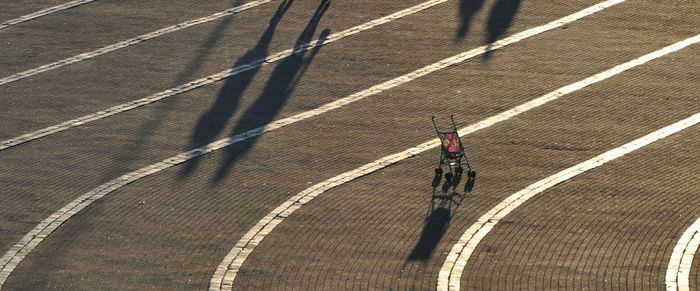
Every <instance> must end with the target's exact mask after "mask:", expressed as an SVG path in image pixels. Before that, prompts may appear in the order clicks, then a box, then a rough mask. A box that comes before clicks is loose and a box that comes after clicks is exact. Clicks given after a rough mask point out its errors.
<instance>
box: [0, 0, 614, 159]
mask: <svg viewBox="0 0 700 291" xmlns="http://www.w3.org/2000/svg"><path fill="white" fill-rule="evenodd" d="M266 1H269V0H266ZM447 1H449V0H431V1H427V2H424V3H422V4H418V5H416V6H413V7H409V8H407V9H404V10H401V11H399V12H396V13H393V14H390V15H387V16H384V17H381V18H378V19H375V20H372V21H370V22H367V23H365V24H361V25H358V26H355V27H353V28H350V29H347V30H344V31H341V32H338V33H334V34H331V35H329V36H328V37H327V38H326V39H324V40H318V39H317V40H314V41H311V42H309V43H307V44H304V45H301V46H299V47H297V48H294V49H288V50H285V51H282V52H278V53H275V54H273V55H270V56H268V57H266V58H264V59H259V60H256V61H253V62H250V63H248V64H244V65H241V66H238V67H235V68H233V69H230V70H226V71H223V72H220V73H217V74H214V75H211V76H207V77H204V78H201V79H197V80H194V81H191V82H189V83H187V84H183V85H180V86H177V87H175V88H171V89H168V90H165V91H162V92H159V93H156V94H153V95H150V96H148V97H145V98H142V99H138V100H135V101H131V102H127V103H123V104H120V105H117V106H113V107H110V108H108V109H105V110H102V111H99V112H95V113H92V114H89V115H85V116H83V117H79V118H76V119H73V120H69V121H66V122H63V123H60V124H56V125H53V126H50V127H47V128H44V129H40V130H37V131H33V132H30V133H27V134H24V135H21V136H18V137H15V138H12V139H9V140H5V141H2V142H0V151H1V150H4V149H8V148H11V147H14V146H17V145H20V144H23V143H25V142H29V141H32V140H35V139H38V138H41V137H45V136H48V135H51V134H54V133H57V132H61V131H64V130H67V129H70V128H73V127H76V126H80V125H83V124H85V123H88V122H92V121H95V120H99V119H103V118H107V117H109V116H112V115H115V114H118V113H122V112H125V111H128V110H132V109H134V108H138V107H141V106H144V105H147V104H151V103H153V102H156V101H159V100H162V99H165V98H169V97H172V96H175V95H177V94H180V93H183V92H187V91H190V90H193V89H196V88H199V87H202V86H205V85H208V84H211V83H214V82H217V81H220V80H223V79H226V78H228V77H230V76H233V75H237V74H240V73H243V72H247V71H250V70H252V69H255V68H258V67H260V66H263V65H265V64H270V63H274V62H277V61H279V60H282V59H284V58H286V57H289V56H291V55H292V54H295V53H299V52H303V51H307V50H310V49H313V48H315V47H319V46H322V45H326V44H328V43H331V42H334V41H338V40H340V39H343V38H346V37H348V36H351V35H354V34H357V33H360V32H363V31H366V30H369V29H371V28H374V27H377V26H379V25H382V24H385V23H388V22H391V21H394V20H396V19H399V18H402V17H405V16H408V15H411V14H414V13H417V12H420V11H423V10H425V9H428V8H430V7H433V6H435V5H438V4H441V3H444V2H447ZM618 1H619V0H618ZM481 50H483V49H481ZM0 85H1V84H0Z"/></svg>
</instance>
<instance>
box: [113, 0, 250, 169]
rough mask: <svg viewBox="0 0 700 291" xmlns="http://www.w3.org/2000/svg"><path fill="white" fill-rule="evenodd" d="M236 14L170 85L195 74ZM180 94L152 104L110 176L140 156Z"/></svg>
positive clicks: (218, 28) (238, 1) (217, 29)
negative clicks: (145, 119)
mask: <svg viewBox="0 0 700 291" xmlns="http://www.w3.org/2000/svg"><path fill="white" fill-rule="evenodd" d="M243 2H244V0H236V1H234V2H233V3H232V7H238V6H241V5H242V4H243ZM236 16H237V14H232V15H228V16H226V17H224V18H222V20H221V21H220V22H219V23H218V24H217V25H216V26H215V27H214V29H213V30H212V31H211V33H209V34H208V36H207V38H206V40H205V41H204V42H203V43H202V44H201V45H199V47H198V50H197V53H196V54H195V56H194V58H192V59H191V60H190V61H189V62H188V63H187V64H186V65H185V66H184V69H182V70H181V72H180V74H179V75H178V76H177V77H176V78H175V79H174V81H173V82H172V84H173V85H172V86H180V85H182V84H183V83H185V82H188V81H190V80H191V79H192V78H193V77H194V76H196V74H197V73H198V72H199V71H200V69H201V68H202V65H203V64H204V61H205V59H206V58H207V57H209V56H210V55H211V54H212V52H213V49H214V48H215V47H216V46H217V45H218V43H219V42H220V41H221V38H222V36H223V34H224V32H225V31H226V30H227V29H228V28H229V27H230V26H231V24H232V23H233V22H234V20H235V19H236ZM180 95H181V94H178V95H174V96H172V97H171V98H169V100H168V101H165V102H157V103H156V104H153V106H154V107H155V108H154V109H153V111H154V114H153V115H151V116H150V118H149V119H148V121H147V122H144V123H143V124H142V125H141V126H140V127H139V128H138V129H137V130H136V133H135V134H133V136H134V139H133V142H131V143H130V145H128V146H127V147H126V148H124V149H123V150H121V151H119V152H117V154H118V161H117V163H116V166H115V167H112V169H110V170H109V171H108V175H110V177H111V175H112V174H113V173H114V172H115V170H114V168H116V169H118V170H117V171H123V170H126V169H125V168H126V167H128V166H129V165H131V163H132V162H133V161H136V160H138V159H139V158H140V156H139V153H141V151H142V148H143V147H144V145H146V144H147V143H148V141H149V140H150V139H151V138H152V137H153V134H154V132H155V131H156V130H158V129H159V128H160V127H161V126H162V125H163V123H165V121H166V120H167V118H168V116H169V115H170V113H171V112H172V108H173V106H174V104H175V102H174V100H176V99H177V98H178V97H179V96H180Z"/></svg>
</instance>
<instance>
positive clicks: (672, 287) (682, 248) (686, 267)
mask: <svg viewBox="0 0 700 291" xmlns="http://www.w3.org/2000/svg"><path fill="white" fill-rule="evenodd" d="M698 245H700V218H699V219H698V220H696V221H695V223H693V224H692V225H690V227H688V229H686V230H685V232H684V233H683V235H682V236H681V238H680V239H679V240H678V243H676V246H675V247H674V248H673V253H672V254H671V259H670V260H669V262H668V268H667V269H666V290H668V291H676V290H680V291H688V290H690V269H691V267H692V264H693V259H694V258H695V253H697V251H698Z"/></svg>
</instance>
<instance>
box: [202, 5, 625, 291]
mask: <svg viewBox="0 0 700 291" xmlns="http://www.w3.org/2000/svg"><path fill="white" fill-rule="evenodd" d="M620 2H622V1H606V2H603V3H601V4H598V5H595V6H593V7H591V8H588V9H585V10H583V11H581V12H578V13H576V14H572V15H571V16H567V17H564V18H562V19H559V20H556V21H554V22H550V23H549V24H546V25H543V26H540V27H536V28H533V29H530V30H527V31H524V32H522V33H519V34H516V35H514V36H512V37H511V38H506V39H503V40H501V41H498V42H496V43H494V44H493V45H492V48H500V47H503V46H504V45H507V44H510V43H512V42H515V41H519V40H521V39H522V38H521V37H522V36H524V35H528V36H531V34H530V33H534V32H536V31H537V33H541V32H544V31H546V30H549V29H553V28H556V27H559V26H561V25H564V24H566V23H569V22H572V21H575V20H578V19H580V18H582V17H584V16H586V15H590V14H593V13H595V12H597V11H600V10H602V9H605V8H607V7H610V6H612V5H615V4H617V3H620ZM533 35H534V34H533ZM516 39H517V40H516ZM479 49H480V50H482V53H483V52H485V50H487V48H486V47H482V48H479ZM462 61H463V60H462ZM460 62H461V61H460ZM441 63H443V64H448V63H450V61H449V60H444V61H442V62H441ZM627 69H629V68H627ZM625 70H626V69H625ZM597 76H598V75H595V76H593V77H591V78H589V79H591V81H589V82H588V83H587V84H585V85H584V86H580V87H574V86H571V85H570V86H566V87H562V88H560V89H559V90H556V91H554V92H552V93H549V94H547V95H544V96H542V97H539V98H537V99H534V100H532V101H529V102H527V103H524V104H522V105H520V106H517V107H515V108H512V109H510V110H508V111H505V112H502V113H500V114H498V115H495V116H492V117H490V118H487V119H485V120H482V121H480V122H478V123H476V124H473V125H470V126H468V127H465V128H462V129H461V130H460V131H459V133H460V135H462V136H464V135H467V134H471V133H473V132H474V131H477V130H479V129H483V128H486V127H489V126H492V125H494V124H496V123H499V122H501V121H504V120H507V119H510V118H512V117H513V116H516V115H518V114H520V113H523V112H525V111H528V110H530V109H533V108H535V107H538V106H541V105H543V104H545V103H547V102H549V101H552V100H555V99H557V98H559V97H561V96H563V95H566V94H568V93H571V92H573V91H576V90H578V89H581V88H583V87H585V86H588V85H590V84H592V83H595V82H598V81H601V80H603V79H605V78H601V77H599V76H598V77H597ZM587 80H588V79H587ZM438 145H439V141H438V140H430V141H427V142H425V143H422V144H420V145H418V146H416V147H412V148H409V149H407V150H405V151H402V152H399V153H396V154H393V155H390V156H387V157H384V158H382V159H379V160H376V161H374V162H372V163H369V164H366V165H364V166H362V167H360V168H357V169H355V170H352V171H349V172H345V173H343V174H341V175H338V176H335V177H333V178H330V179H328V180H326V181H323V182H321V183H318V184H316V185H313V186H311V187H309V188H307V189H306V190H304V191H302V192H300V193H299V194H297V195H295V196H293V197H291V198H289V199H288V200H287V201H286V202H285V203H283V204H282V205H280V206H279V207H277V208H275V209H274V210H272V211H271V212H270V213H268V214H267V216H265V217H264V218H263V219H261V220H260V221H258V223H256V224H255V226H253V228H251V229H250V230H249V231H248V232H247V233H246V234H245V235H244V236H243V237H242V238H241V239H240V240H239V241H238V242H237V243H236V244H235V245H234V247H233V248H232V249H231V251H230V252H229V253H228V254H227V255H226V256H225V257H224V258H223V260H222V261H221V263H220V264H219V266H218V267H217V269H216V271H215V273H214V275H213V276H212V278H211V280H210V282H209V290H231V289H232V288H233V281H234V280H235V278H236V275H237V274H238V271H239V270H240V268H241V266H243V263H244V262H245V260H246V259H247V258H248V255H250V253H252V252H253V250H254V249H255V247H256V246H257V245H258V244H260V242H261V241H262V240H263V239H264V238H265V237H266V236H267V235H268V234H269V233H270V232H271V231H272V230H273V229H275V227H277V225H278V224H280V223H281V222H282V221H283V220H284V219H285V218H286V217H287V216H289V215H290V214H291V213H293V212H294V211H296V210H297V209H299V208H300V207H301V206H302V205H304V204H306V203H308V202H309V201H311V200H312V199H314V198H315V197H317V196H318V195H321V194H322V193H324V192H325V191H327V190H329V189H331V188H333V187H336V186H338V185H341V184H344V183H346V182H349V181H352V180H354V179H357V178H359V177H362V176H364V175H367V174H370V173H372V172H374V171H377V170H380V169H383V168H384V167H387V166H389V165H391V164H394V163H397V162H399V161H401V160H404V159H406V158H409V157H412V156H415V155H417V154H419V153H421V152H424V151H426V150H428V149H431V148H434V147H436V146H438Z"/></svg>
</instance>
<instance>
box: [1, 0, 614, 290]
mask: <svg viewBox="0 0 700 291" xmlns="http://www.w3.org/2000/svg"><path fill="white" fill-rule="evenodd" d="M623 1H624V0H608V1H605V2H602V3H601V4H598V5H595V6H592V7H591V8H596V7H597V9H593V10H591V8H588V9H586V10H583V11H581V12H578V13H575V14H572V15H571V16H568V17H565V18H562V19H559V20H556V21H554V22H552V23H558V24H557V25H552V23H549V24H546V25H544V26H541V27H549V29H553V28H556V27H559V26H561V25H564V24H566V23H569V22H573V21H575V20H578V19H580V18H582V17H584V16H586V15H590V14H593V13H595V12H597V11H600V10H602V9H604V8H607V7H610V6H612V5H615V4H617V3H621V2H623ZM582 12H586V13H588V14H585V15H582V14H581V13H582ZM574 16H575V17H574ZM541 27H539V28H541ZM537 29H538V28H534V29H530V30H526V31H524V32H522V33H518V34H516V35H513V36H511V37H508V38H505V39H503V40H500V41H498V42H495V43H493V44H491V46H489V47H487V46H482V47H480V48H477V49H474V50H470V51H468V52H466V53H463V54H459V55H457V56H455V57H452V58H447V59H445V60H442V61H440V62H438V63H435V64H433V65H429V66H426V67H423V68H421V69H419V70H416V71H414V72H411V73H409V74H407V75H404V76H401V77H398V78H395V79H393V80H391V81H388V82H385V83H383V84H381V85H377V86H374V87H371V88H369V89H367V90H364V91H361V92H358V93H356V94H353V95H350V96H348V97H345V98H343V99H340V100H337V101H334V102H331V103H328V104H325V105H323V106H321V107H319V108H316V109H313V110H309V111H306V112H302V113H299V114H297V115H294V116H291V117H288V118H284V119H280V120H277V121H275V122H272V123H270V124H268V125H265V126H261V127H258V128H254V129H251V130H249V131H246V132H243V133H240V134H237V135H234V136H232V137H230V138H228V139H222V140H219V141H216V142H213V143H211V144H209V145H207V146H204V147H200V148H196V149H193V150H191V151H189V152H186V153H182V154H179V155H177V156H174V157H172V158H169V159H165V160H163V161H161V162H159V163H156V164H153V165H150V166H148V167H145V168H142V169H140V170H137V171H135V172H131V173H128V174H125V175H123V176H121V177H119V178H116V179H114V180H112V181H110V182H107V183H105V184H103V185H101V186H99V187H97V188H95V189H93V190H91V191H90V192H87V193H85V194H83V195H82V196H80V197H78V198H77V199H76V200H74V201H73V202H71V203H69V204H68V205H66V206H64V207H63V208H61V209H60V210H58V211H56V212H55V213H54V214H52V215H51V216H49V217H48V218H46V219H45V220H44V221H42V222H41V223H39V224H38V225H37V226H36V227H34V229H32V230H31V231H30V232H29V233H27V234H26V235H25V236H24V237H23V238H22V239H20V240H19V241H18V242H17V243H16V244H15V245H14V246H12V248H10V250H9V251H7V253H5V254H4V255H3V256H2V257H1V258H0V266H2V269H0V287H2V285H3V284H4V282H5V280H7V277H9V275H10V273H12V271H13V270H14V269H15V268H16V267H17V265H18V264H19V263H20V262H21V261H22V260H23V259H24V258H25V257H26V256H27V255H28V254H29V253H30V252H31V251H32V250H33V249H34V248H35V247H36V246H37V245H38V244H39V243H40V242H41V241H43V239H44V238H46V237H47V236H48V235H50V234H51V233H52V232H53V231H54V230H56V228H58V227H59V226H60V225H61V224H63V223H64V222H65V221H67V220H68V219H69V218H71V217H72V216H73V215H75V214H76V213H78V212H80V211H81V210H82V209H84V208H85V207H87V206H88V205H90V204H92V202H94V201H96V200H98V199H100V198H102V197H104V196H105V195H107V194H109V193H111V192H112V191H114V190H116V189H119V188H121V187H123V186H125V185H127V184H129V183H131V182H134V181H136V180H139V179H141V178H143V177H146V176H149V175H151V174H155V173H158V172H160V171H163V170H165V169H168V168H170V167H172V166H175V165H178V164H181V163H183V162H185V161H187V160H190V159H193V158H195V157H199V156H201V155H204V154H207V153H210V152H213V151H216V150H218V149H221V148H224V147H227V146H229V145H232V144H234V143H238V142H241V141H244V140H247V139H250V138H252V137H255V136H259V135H262V134H264V133H266V132H269V131H272V130H275V129H279V128H281V127H284V126H286V125H289V124H293V123H296V122H298V121H301V120H304V119H307V118H311V117H314V116H317V115H320V114H322V113H325V112H328V111H330V110H333V109H336V108H340V107H342V106H344V105H347V104H350V103H352V102H355V101H357V100H361V99H363V98H366V97H369V96H372V95H374V94H378V93H380V92H383V91H385V90H388V89H390V88H393V87H396V86H398V85H401V84H404V83H406V82H409V81H411V80H413V79H416V78H419V77H421V76H424V75H426V74H428V73H430V72H434V71H436V70H438V69H436V68H446V67H449V66H452V65H456V64H459V63H460V62H463V61H465V60H467V59H469V58H472V57H475V56H478V55H480V54H483V53H485V52H487V51H491V50H496V49H498V48H501V47H504V46H507V45H509V44H512V43H515V42H518V41H520V40H522V39H525V38H527V37H530V36H533V35H536V34H538V33H541V32H544V31H540V32H538V33H533V30H535V31H536V30H537ZM424 71H425V72H424ZM428 71H429V72H428ZM477 125H478V124H477ZM477 129H478V128H475V129H473V130H477ZM429 143H430V145H429V146H430V147H434V146H435V145H436V144H434V142H429ZM408 151H409V152H411V153H412V152H414V151H415V149H409V150H408ZM419 152H420V151H418V152H415V154H417V153H419ZM380 163H384V162H381V161H380ZM387 165H388V164H387ZM300 201H303V200H300ZM298 202H299V201H295V202H294V203H298ZM218 272H219V270H217V273H218ZM215 278H216V275H215V277H213V278H212V282H213V280H214V279H215ZM230 281H231V282H233V279H232V278H231V279H230Z"/></svg>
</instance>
